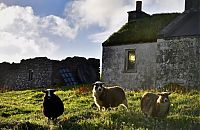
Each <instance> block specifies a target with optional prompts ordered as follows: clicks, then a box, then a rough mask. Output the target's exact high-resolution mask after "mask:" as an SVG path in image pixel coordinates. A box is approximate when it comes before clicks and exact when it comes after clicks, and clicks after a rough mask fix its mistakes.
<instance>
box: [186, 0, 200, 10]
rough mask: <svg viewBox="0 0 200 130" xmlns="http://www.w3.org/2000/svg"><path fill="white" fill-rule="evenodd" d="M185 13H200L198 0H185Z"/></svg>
mask: <svg viewBox="0 0 200 130" xmlns="http://www.w3.org/2000/svg"><path fill="white" fill-rule="evenodd" d="M185 11H186V12H191V11H200V0H185Z"/></svg>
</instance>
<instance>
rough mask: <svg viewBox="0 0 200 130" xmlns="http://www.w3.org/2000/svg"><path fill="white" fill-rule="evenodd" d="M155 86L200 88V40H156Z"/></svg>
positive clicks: (189, 38) (190, 38)
mask: <svg viewBox="0 0 200 130" xmlns="http://www.w3.org/2000/svg"><path fill="white" fill-rule="evenodd" d="M156 77H157V78H156V85H157V86H163V85H165V84H168V83H178V84H180V85H184V86H186V87H198V86H200V38H193V37H188V38H172V39H166V40H163V39H162V40H161V39H159V40H158V52H157V76H156Z"/></svg>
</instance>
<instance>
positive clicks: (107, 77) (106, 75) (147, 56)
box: [102, 43, 157, 88]
mask: <svg viewBox="0 0 200 130" xmlns="http://www.w3.org/2000/svg"><path fill="white" fill-rule="evenodd" d="M126 49H135V50H136V69H137V72H136V73H127V72H125V71H124V68H125V50H126ZM156 50H157V43H143V44H142V43H141V44H131V45H121V46H108V47H103V57H102V80H103V81H104V82H105V83H108V84H115V85H120V86H122V87H126V88H136V87H145V88H149V87H153V86H155V79H156V77H155V76H156Z"/></svg>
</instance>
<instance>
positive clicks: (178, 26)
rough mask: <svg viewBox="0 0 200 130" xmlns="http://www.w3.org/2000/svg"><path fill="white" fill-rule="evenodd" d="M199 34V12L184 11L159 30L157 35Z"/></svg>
mask: <svg viewBox="0 0 200 130" xmlns="http://www.w3.org/2000/svg"><path fill="white" fill-rule="evenodd" d="M197 35H200V12H199V11H196V12H184V13H183V14H182V15H180V16H178V17H177V18H176V19H175V20H173V21H172V22H171V23H170V24H169V25H168V26H166V27H165V28H164V29H163V30H161V32H160V34H159V37H179V36H197Z"/></svg>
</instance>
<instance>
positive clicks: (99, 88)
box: [93, 81, 104, 96]
mask: <svg viewBox="0 0 200 130" xmlns="http://www.w3.org/2000/svg"><path fill="white" fill-rule="evenodd" d="M103 84H104V83H103V82H101V81H97V82H95V83H93V85H94V87H93V94H94V96H100V95H101V94H102V92H103V90H104V86H103Z"/></svg>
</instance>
